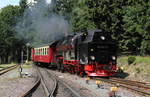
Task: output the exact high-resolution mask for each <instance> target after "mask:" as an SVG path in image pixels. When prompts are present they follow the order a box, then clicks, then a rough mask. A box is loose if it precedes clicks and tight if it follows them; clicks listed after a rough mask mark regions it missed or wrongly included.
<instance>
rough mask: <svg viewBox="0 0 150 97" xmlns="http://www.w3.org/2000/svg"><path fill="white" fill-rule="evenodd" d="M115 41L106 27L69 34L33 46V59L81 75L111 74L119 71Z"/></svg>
mask: <svg viewBox="0 0 150 97" xmlns="http://www.w3.org/2000/svg"><path fill="white" fill-rule="evenodd" d="M116 60H117V57H116V42H115V41H114V40H113V39H112V38H111V35H110V33H108V32H106V31H103V30H88V31H86V32H85V33H79V34H76V35H68V36H67V37H63V38H62V39H60V40H57V41H54V42H52V43H50V44H47V45H43V46H38V47H35V48H32V61H33V62H35V63H36V64H38V63H43V64H46V65H47V66H53V67H56V68H57V69H58V70H60V71H62V72H64V71H65V72H70V73H73V74H78V75H81V76H84V75H87V76H100V77H109V76H114V75H115V74H116V64H117V63H116Z"/></svg>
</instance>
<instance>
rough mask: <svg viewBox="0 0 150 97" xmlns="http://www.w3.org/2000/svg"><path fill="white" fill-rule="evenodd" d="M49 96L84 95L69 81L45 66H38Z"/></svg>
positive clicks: (73, 96)
mask: <svg viewBox="0 0 150 97" xmlns="http://www.w3.org/2000/svg"><path fill="white" fill-rule="evenodd" d="M37 70H38V73H39V75H40V77H41V83H42V85H43V88H44V91H45V94H46V96H47V97H82V96H80V94H79V93H78V92H76V91H75V90H74V89H73V88H72V87H70V86H69V85H68V84H67V83H65V82H64V81H62V80H61V79H59V78H58V77H57V76H55V75H54V74H53V73H52V72H50V71H48V70H47V69H45V68H37Z"/></svg>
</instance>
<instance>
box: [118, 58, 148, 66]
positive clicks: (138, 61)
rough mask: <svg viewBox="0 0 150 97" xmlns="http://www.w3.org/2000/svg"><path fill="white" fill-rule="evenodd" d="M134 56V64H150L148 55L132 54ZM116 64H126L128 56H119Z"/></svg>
mask: <svg viewBox="0 0 150 97" xmlns="http://www.w3.org/2000/svg"><path fill="white" fill-rule="evenodd" d="M134 57H135V58H136V60H135V62H134V63H136V64H145V65H150V57H149V56H147V57H142V56H134ZM117 62H118V65H125V64H128V56H121V57H119V58H118V60H117Z"/></svg>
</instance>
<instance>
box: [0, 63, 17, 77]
mask: <svg viewBox="0 0 150 97" xmlns="http://www.w3.org/2000/svg"><path fill="white" fill-rule="evenodd" d="M18 66H19V65H13V66H9V67H6V68H3V69H1V70H0V75H2V74H4V73H6V72H8V71H11V70H13V69H15V68H17V67H18Z"/></svg>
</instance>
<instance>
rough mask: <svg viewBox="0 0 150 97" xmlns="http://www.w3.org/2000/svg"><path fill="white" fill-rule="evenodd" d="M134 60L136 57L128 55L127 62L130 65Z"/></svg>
mask: <svg viewBox="0 0 150 97" xmlns="http://www.w3.org/2000/svg"><path fill="white" fill-rule="evenodd" d="M135 60H136V58H135V57H134V56H129V57H128V64H129V65H130V64H132V63H134V62H135Z"/></svg>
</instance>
